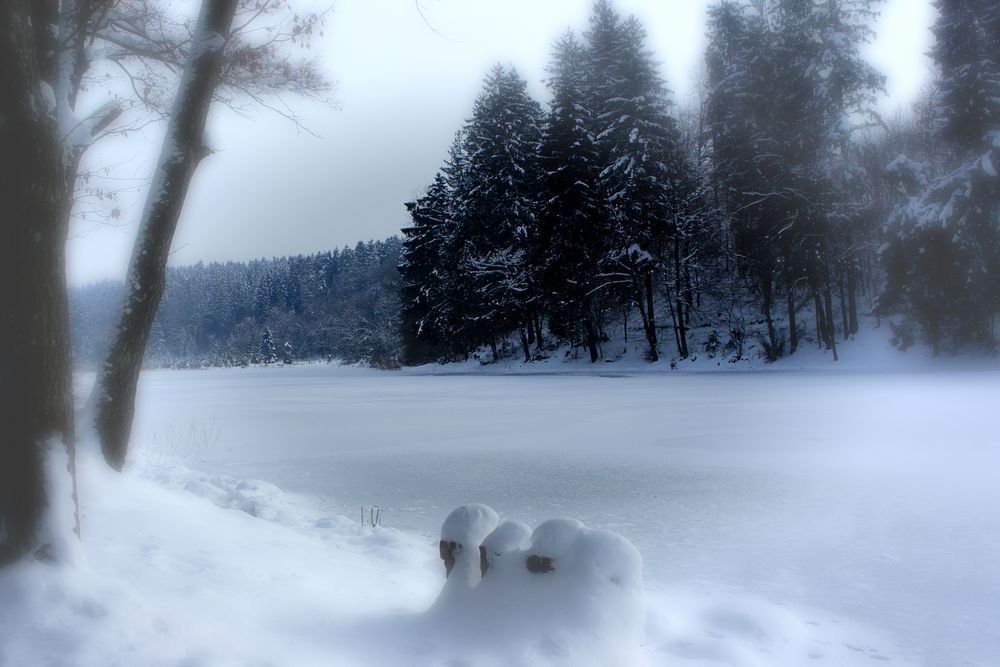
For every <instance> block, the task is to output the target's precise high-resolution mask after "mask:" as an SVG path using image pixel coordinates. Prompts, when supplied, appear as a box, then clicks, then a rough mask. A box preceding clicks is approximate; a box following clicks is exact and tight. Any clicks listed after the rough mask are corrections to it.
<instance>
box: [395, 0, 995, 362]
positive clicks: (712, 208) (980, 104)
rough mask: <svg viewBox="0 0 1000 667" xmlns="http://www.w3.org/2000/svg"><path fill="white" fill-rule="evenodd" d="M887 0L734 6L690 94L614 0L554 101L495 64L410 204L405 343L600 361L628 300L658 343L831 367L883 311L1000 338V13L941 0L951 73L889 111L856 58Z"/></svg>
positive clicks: (552, 77) (444, 350)
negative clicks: (815, 357) (810, 349)
mask: <svg viewBox="0 0 1000 667" xmlns="http://www.w3.org/2000/svg"><path fill="white" fill-rule="evenodd" d="M878 4H879V3H878V2H876V1H874V0H850V1H845V0H824V1H814V0H772V1H766V0H745V1H740V0H726V1H723V2H719V3H717V4H715V5H714V6H713V7H712V8H711V9H710V11H709V23H708V39H709V45H708V48H707V51H706V70H705V73H704V77H703V80H702V82H701V84H702V85H701V88H700V90H699V91H698V92H699V95H698V100H697V105H696V106H695V107H693V108H686V109H678V107H677V106H676V105H675V104H674V103H673V101H672V100H671V98H670V94H669V91H668V89H667V87H666V84H665V83H664V82H663V81H662V80H661V79H660V77H659V75H658V74H657V72H658V67H657V63H656V61H655V59H654V56H653V54H651V53H650V52H649V51H648V49H647V48H646V47H645V33H644V30H643V28H642V25H641V24H640V22H639V21H638V20H636V19H635V18H634V17H627V18H623V17H621V16H619V15H618V14H617V13H616V12H615V10H614V8H613V7H612V5H611V3H610V2H607V1H606V0H598V2H596V3H595V5H594V10H593V14H592V16H591V19H590V25H589V27H588V29H587V31H586V32H585V33H584V35H583V36H582V39H581V38H578V37H576V36H575V35H573V34H572V33H570V32H568V33H566V34H565V35H564V36H563V37H561V38H560V39H559V40H558V41H557V42H556V43H555V46H554V49H553V55H552V64H551V66H550V68H549V77H548V79H547V83H548V86H549V90H550V93H551V99H550V104H549V108H548V110H547V112H546V113H541V112H539V107H538V105H537V104H535V103H533V102H532V101H531V100H530V99H527V98H526V96H525V92H524V90H525V86H524V82H523V81H522V80H520V78H519V75H518V74H517V72H516V71H513V70H509V69H505V68H504V67H502V66H497V67H496V68H494V69H493V70H492V71H491V72H490V73H489V75H488V76H487V78H486V80H485V82H484V85H483V89H482V92H481V94H480V96H479V98H478V99H477V101H476V104H475V106H474V108H473V112H472V116H471V117H470V119H469V120H468V121H467V122H466V123H465V124H464V125H463V127H461V128H460V129H459V131H458V133H457V134H456V139H455V141H454V143H453V145H452V147H451V149H450V152H449V157H448V160H447V161H446V162H445V164H444V165H442V167H441V169H440V171H439V173H438V174H437V175H436V176H435V178H434V181H433V183H432V185H431V186H430V188H428V190H427V193H426V194H425V195H424V196H423V197H421V198H419V199H417V200H416V201H414V202H410V203H408V204H407V207H408V208H409V210H410V214H411V218H412V225H411V226H410V227H408V228H407V229H404V230H403V231H404V234H405V236H406V238H405V240H404V243H403V258H402V262H401V265H400V271H401V274H402V279H403V287H402V301H403V316H402V319H403V323H404V332H403V337H404V343H405V358H406V360H407V361H410V362H415V361H426V360H430V359H457V358H464V357H467V356H468V355H470V354H472V353H473V352H475V351H476V350H477V349H480V348H484V347H488V348H489V349H490V350H492V354H493V355H494V357H496V356H499V354H502V350H503V349H505V347H504V343H507V342H510V341H513V344H511V345H510V347H511V348H514V347H517V348H519V349H520V352H521V353H522V354H523V355H524V358H525V360H529V359H531V358H532V357H533V356H537V355H539V354H541V355H545V354H547V351H551V350H554V349H556V347H557V346H558V345H562V344H569V345H570V346H572V347H574V348H575V347H578V346H579V347H583V348H584V349H586V350H587V352H588V354H589V356H590V358H591V360H592V361H596V360H597V359H598V358H600V357H601V356H602V355H604V350H603V349H602V345H601V344H602V342H607V341H609V340H610V338H611V337H610V335H609V332H610V331H611V329H612V328H615V329H617V328H618V327H622V328H623V329H624V332H625V336H627V335H628V322H629V321H630V317H631V321H632V322H640V323H641V325H642V334H643V336H644V338H645V350H646V357H647V359H649V360H650V361H656V360H657V359H658V358H659V357H660V355H661V354H667V355H668V356H670V357H672V358H678V359H683V358H686V357H688V356H693V355H697V354H700V353H708V354H710V355H714V354H716V353H717V352H719V351H723V352H725V353H726V354H727V355H728V357H729V359H731V360H732V359H738V358H740V357H741V356H742V355H743V353H744V350H745V347H746V346H747V345H748V344H753V345H756V346H758V347H759V349H760V353H761V355H762V356H764V357H765V358H766V359H768V360H771V361H773V360H775V359H777V358H779V357H781V356H783V355H787V354H793V353H795V352H796V350H798V349H800V348H801V346H802V345H803V344H804V343H806V342H808V343H811V344H814V345H818V346H821V347H823V348H825V349H826V350H828V351H829V353H830V355H831V358H832V359H834V360H835V359H837V357H838V350H837V343H838V340H842V339H847V338H850V337H851V336H853V335H854V334H856V333H857V332H858V330H859V327H860V321H861V319H862V316H864V315H866V314H867V315H874V316H875V317H876V318H887V320H886V325H887V326H891V327H893V330H894V332H895V340H896V342H897V343H898V344H899V346H900V347H901V348H905V347H907V346H908V345H910V344H911V343H912V342H913V341H914V340H915V339H916V338H920V339H922V340H924V341H926V342H927V343H929V344H930V345H931V346H932V347H933V349H934V351H935V353H939V352H940V351H942V350H947V351H949V352H957V351H962V350H965V349H978V350H984V349H993V348H994V347H995V322H996V318H997V314H998V311H997V308H998V294H1000V291H998V287H997V285H998V284H1000V283H998V280H997V275H996V272H997V270H998V267H1000V260H998V248H1000V238H998V234H1000V224H998V211H1000V209H998V202H1000V196H998V189H997V188H998V184H997V173H996V169H995V168H994V165H996V164H998V163H997V160H998V159H1000V157H998V156H997V151H998V150H1000V149H998V148H997V144H998V143H1000V140H998V138H997V137H1000V134H998V129H1000V128H998V124H1000V111H998V108H994V107H997V104H998V102H997V100H998V99H1000V94H998V92H997V91H998V86H1000V67H998V63H1000V57H998V56H997V54H998V53H1000V41H998V35H1000V18H998V17H1000V10H998V9H997V8H996V7H995V6H994V3H990V2H986V1H985V0H982V1H979V2H975V1H967V2H957V3H956V2H941V3H939V7H938V8H939V10H940V12H941V15H940V19H939V21H938V23H937V25H936V26H935V35H936V36H937V40H938V41H937V45H936V46H935V49H934V52H933V57H934V59H935V62H936V64H937V65H938V69H939V71H938V81H937V86H936V88H935V90H934V91H933V92H932V93H930V94H929V95H928V99H927V100H924V101H923V104H922V108H921V109H918V110H917V111H918V113H917V114H915V117H914V118H907V119H902V120H900V119H896V120H890V121H885V120H883V119H881V118H880V117H879V116H878V115H877V114H876V112H875V110H874V106H875V102H876V100H877V95H878V94H879V93H880V91H881V90H882V83H883V78H882V76H881V74H880V73H878V72H877V71H876V70H875V69H873V68H872V67H871V66H870V65H869V64H868V63H866V62H865V60H864V59H863V57H862V55H861V50H862V47H863V46H864V45H865V43H866V42H868V41H869V40H870V39H871V38H872V37H873V36H874V35H873V32H872V25H873V24H874V19H875V17H876V10H877V8H878ZM894 151H899V152H898V153H895V154H894ZM904 152H908V153H909V154H910V155H904ZM664 334H667V335H668V336H669V338H672V340H669V338H668V339H667V340H664ZM668 340H669V342H667V341H668ZM671 343H672V344H671ZM498 347H499V350H498Z"/></svg>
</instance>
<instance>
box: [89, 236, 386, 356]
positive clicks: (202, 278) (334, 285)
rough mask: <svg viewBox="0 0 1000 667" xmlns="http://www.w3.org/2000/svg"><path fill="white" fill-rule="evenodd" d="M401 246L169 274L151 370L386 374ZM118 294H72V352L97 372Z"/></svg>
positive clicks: (114, 287)
mask: <svg viewBox="0 0 1000 667" xmlns="http://www.w3.org/2000/svg"><path fill="white" fill-rule="evenodd" d="M399 254H400V240H399V238H397V237H395V236H393V237H390V238H388V239H386V240H384V241H369V242H367V243H358V244H357V245H356V246H355V247H354V248H344V249H342V250H333V251H330V252H322V253H316V254H313V255H298V256H295V257H281V258H274V259H259V260H253V261H249V262H224V263H214V262H213V263H209V264H202V263H198V264H195V265H192V266H183V267H171V268H169V269H168V271H167V288H166V292H165V294H164V297H163V302H162V303H161V305H160V309H159V311H158V313H157V316H156V323H155V324H154V326H153V331H152V335H151V337H150V341H149V347H148V349H147V353H146V364H147V365H148V366H175V367H188V366H232V365H245V364H252V363H272V362H284V361H285V360H286V359H287V360H295V359H322V358H333V357H336V358H339V359H344V360H348V361H359V360H365V361H369V362H373V363H375V364H381V363H385V364H392V363H395V360H396V359H397V358H398V355H399V345H400V343H399V341H400V335H399V331H400V327H399V309H400V306H399V296H398V294H399V272H398V270H397V265H398V264H399ZM122 290H123V285H122V283H121V282H117V281H104V282H100V283H96V284H93V285H88V286H86V287H80V288H76V289H73V290H71V293H70V318H71V322H72V327H71V330H72V332H73V351H74V356H75V361H76V363H77V364H78V365H79V366H84V367H92V366H94V365H96V364H97V363H99V361H100V359H101V358H102V355H103V354H104V349H105V347H106V346H107V343H108V340H109V338H110V335H111V327H112V326H113V323H114V321H115V316H116V315H117V313H118V310H119V309H120V308H121V299H122Z"/></svg>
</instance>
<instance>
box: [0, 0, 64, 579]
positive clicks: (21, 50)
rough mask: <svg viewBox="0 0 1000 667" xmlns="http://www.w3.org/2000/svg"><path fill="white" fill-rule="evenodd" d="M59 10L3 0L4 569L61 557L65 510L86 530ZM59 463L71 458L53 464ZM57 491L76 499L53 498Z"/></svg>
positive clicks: (0, 366)
mask: <svg viewBox="0 0 1000 667" xmlns="http://www.w3.org/2000/svg"><path fill="white" fill-rule="evenodd" d="M57 7H58V5H57V4H56V3H54V2H50V3H44V5H43V3H41V2H37V3H28V2H25V1H24V0H0V17H2V25H4V26H5V29H4V30H3V33H2V34H0V91H2V93H0V211H3V218H2V220H3V237H4V240H3V243H0V329H2V339H0V423H2V425H3V435H2V436H0V565H6V564H8V563H11V562H13V561H16V560H18V559H21V558H25V557H35V558H42V559H55V560H59V559H61V558H62V557H63V554H61V553H58V552H57V548H58V543H59V541H60V539H61V538H63V537H64V536H60V535H55V534H53V533H51V532H50V531H48V530H46V527H47V526H46V524H47V522H46V520H45V517H46V514H47V513H49V512H59V511H60V508H59V505H62V504H64V503H65V505H64V507H69V504H70V503H72V512H73V513H74V518H73V524H74V525H73V529H75V530H76V531H77V532H79V515H78V513H77V512H76V477H75V461H74V455H75V447H74V434H73V399H72V384H71V381H72V370H71V369H72V366H71V361H70V346H69V311H68V306H67V290H66V270H65V245H66V236H67V230H68V226H67V224H66V223H67V220H68V216H67V214H66V211H65V210H64V209H65V207H66V206H67V205H68V202H69V201H70V197H69V196H68V195H67V194H66V188H67V183H66V164H65V160H64V154H63V147H62V144H61V141H60V137H59V131H58V123H57V120H56V118H55V117H54V114H53V110H52V108H51V102H50V101H49V100H46V99H45V95H44V94H43V92H42V88H43V81H44V80H45V78H44V74H43V70H44V68H45V67H46V61H47V60H50V59H51V53H53V52H54V50H55V42H54V38H53V37H54V36H53V35H52V31H51V30H50V27H51V26H50V24H45V23H43V24H40V25H37V24H36V25H34V28H33V27H32V21H31V18H32V14H33V13H34V14H35V15H36V16H38V15H44V16H50V15H55V13H56V8H57ZM40 54H43V55H44V57H41V56H40ZM50 456H56V457H58V458H59V459H60V460H61V461H65V463H62V462H60V463H59V464H58V466H55V465H52V464H51V463H50V462H49V460H48V459H49V457H50ZM64 465H65V466H66V471H65V473H64V472H63V467H64ZM64 474H65V475H66V478H65V479H63V480H57V479H54V477H61V476H62V475H64ZM63 482H65V483H63ZM58 489H65V490H66V494H67V497H64V498H59V497H50V494H52V493H54V492H56V490H58Z"/></svg>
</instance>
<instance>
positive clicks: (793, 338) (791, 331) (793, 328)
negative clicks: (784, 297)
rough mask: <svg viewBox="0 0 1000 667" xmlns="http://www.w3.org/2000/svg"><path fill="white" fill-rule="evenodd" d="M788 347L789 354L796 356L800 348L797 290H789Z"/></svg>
mask: <svg viewBox="0 0 1000 667" xmlns="http://www.w3.org/2000/svg"><path fill="white" fill-rule="evenodd" d="M788 345H789V350H788V353H789V354H795V350H797V349H798V347H799V331H798V324H797V323H796V322H795V290H794V289H793V288H791V287H789V288H788Z"/></svg>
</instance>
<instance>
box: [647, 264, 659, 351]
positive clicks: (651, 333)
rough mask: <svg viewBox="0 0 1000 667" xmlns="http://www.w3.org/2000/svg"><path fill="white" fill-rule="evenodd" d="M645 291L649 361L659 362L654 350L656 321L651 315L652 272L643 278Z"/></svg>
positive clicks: (655, 346) (655, 344)
mask: <svg viewBox="0 0 1000 667" xmlns="http://www.w3.org/2000/svg"><path fill="white" fill-rule="evenodd" d="M645 283H646V284H645V287H646V289H645V291H646V342H648V343H649V360H650V361H651V362H655V361H659V360H660V355H659V353H658V352H657V350H656V348H657V347H659V345H658V343H657V341H656V319H655V318H654V315H653V272H652V271H651V270H648V271H646V276H645Z"/></svg>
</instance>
